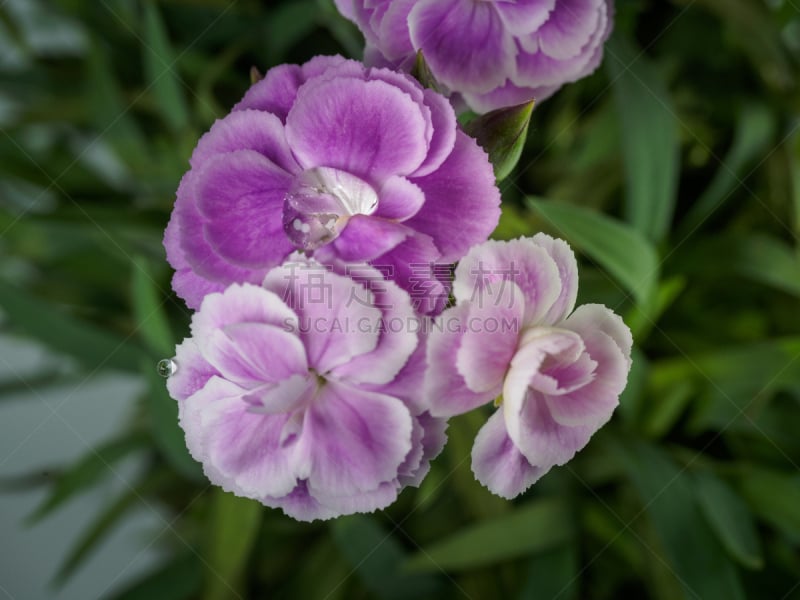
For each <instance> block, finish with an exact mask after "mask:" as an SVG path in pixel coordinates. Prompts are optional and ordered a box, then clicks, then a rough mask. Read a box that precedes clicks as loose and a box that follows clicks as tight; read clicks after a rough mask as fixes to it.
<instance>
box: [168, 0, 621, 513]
mask: <svg viewBox="0 0 800 600" xmlns="http://www.w3.org/2000/svg"><path fill="white" fill-rule="evenodd" d="M341 4H342V7H343V9H345V10H347V11H349V12H348V13H347V14H348V15H349V16H351V17H353V18H356V17H357V20H359V22H362V20H363V19H366V18H367V16H369V19H367V21H369V23H371V26H372V27H374V28H375V30H374V31H371V32H370V33H368V35H367V38H368V41H369V42H370V44H373V45H375V44H377V41H380V40H384V41H386V42H387V43H389V44H391V43H392V40H393V39H394V38H393V37H392V36H394V35H395V34H397V35H399V36H400V37H402V33H401V32H400V31H399V29H397V23H400V22H401V21H402V22H403V23H405V24H409V23H411V24H413V26H412V27H411V39H412V40H413V39H417V36H418V35H420V31H423V29H424V28H425V27H432V24H433V21H435V20H436V15H437V14H439V13H440V12H441V10H443V9H444V7H445V6H446V7H449V8H448V10H453V11H455V12H454V13H453V14H454V16H452V17H442V16H441V15H440V17H441V19H440V20H442V19H443V20H444V21H443V22H445V25H452V27H449V26H448V27H443V33H444V34H447V32H448V31H450V32H451V33H452V31H456V30H457V26H456V25H457V24H456V23H455V20H457V19H460V18H461V16H463V15H461V13H460V12H459V11H461V10H462V9H464V8H465V7H462V6H461V3H460V2H443V3H436V7H437V8H434V3H431V2H424V1H422V2H399V1H398V2H366V3H363V4H359V3H349V4H347V5H346V6H344V3H343V2H342V3H341ZM468 4H469V5H470V6H475V7H479V8H475V9H474V10H475V11H477V12H476V13H475V14H476V15H478V16H480V15H482V14H483V12H485V11H487V10H491V11H496V13H495V12H492V13H491V14H492V15H495V16H496V14H501V15H505V16H504V17H503V20H502V21H498V23H500V22H502V28H501V29H502V36H505V37H503V40H506V38H508V39H512V37H513V36H517V37H514V38H513V39H517V38H520V39H522V38H523V37H524V35H523V33H524V32H523V27H522V23H523V22H525V23H527V26H528V29H529V30H530V31H535V32H537V33H536V34H535V35H536V39H537V40H538V41H537V42H536V44H538V46H537V47H538V48H540V49H541V51H542V52H545V51H547V52H551V51H552V52H556V50H554V49H558V48H560V49H561V50H562V52H561V53H558V52H557V54H558V57H559V58H560V59H564V60H566V59H567V56H566V55H567V54H569V53H568V52H567V50H566V48H567V47H568V46H569V44H568V43H567V41H565V40H566V39H567V38H569V39H570V40H572V42H571V44H572V46H569V48H573V47H578V46H580V48H578V50H580V52H582V53H584V54H592V57H593V58H592V59H591V60H596V56H595V55H596V54H597V52H599V50H598V47H599V46H598V45H597V44H598V43H599V42H597V40H600V39H601V38H603V37H604V36H605V31H606V29H607V26H606V21H605V20H604V19H606V18H607V12H606V8H605V6H606V5H605V3H596V2H592V1H587V2H584V3H581V2H567V1H563V2H562V1H560V0H559V1H558V2H557V1H556V0H553V1H551V2H549V3H547V2H540V3H535V2H531V3H526V2H523V1H520V2H517V3H516V4H513V3H504V2H497V3H490V2H481V3H476V2H472V1H471V0H470V2H469V3H468ZM451 5H452V6H451ZM545 5H547V6H545ZM573 5H574V6H573ZM584 5H585V6H584ZM570 6H572V7H573V9H574V10H576V11H579V12H578V13H577V14H578V15H579V16H580V19H578V20H577V21H573V20H571V19H570V18H569V17H568V16H564V15H563V14H562V13H561V12H560V11H566V10H568V8H569V7H570ZM600 6H602V7H603V8H602V10H601V8H600ZM535 7H539V8H540V10H539V12H536V10H534V8H535ZM565 7H566V8H565ZM456 9H458V10H456ZM584 10H585V11H588V12H592V14H595V13H596V15H595V16H596V19H595V20H594V21H592V22H591V27H589V26H588V25H587V24H586V23H584V20H585V19H588V17H586V16H585V14H584V12H580V11H584ZM437 11H439V12H437ZM515 11H516V12H515ZM448 14H450V13H448ZM514 14H515V15H516V16H515V17H514V18H512V17H511V16H509V15H514ZM597 15H601V16H602V19H601V16H597ZM401 17H402V18H401ZM412 17H413V19H412ZM481 18H482V17H481ZM492 18H494V17H492ZM398 19H399V20H398ZM451 20H453V23H451V22H450V21H451ZM474 20H475V22H476V25H477V23H479V22H480V19H479V18H477V17H476V18H475V19H474ZM367 21H363V22H365V23H366V22H367ZM573 25H574V26H575V28H576V29H574V30H573V29H571V27H572V26H573ZM381 28H386V29H387V31H386V32H383V33H380V34H379V33H377V31H378V29H381ZM589 29H591V30H592V31H593V32H594V33H592V34H591V35H592V36H593V37H591V39H592V40H593V41H592V42H591V44H593V45H591V44H590V46H591V47H589V46H587V44H589V42H587V41H586V40H584V37H585V35H584V34H586V31H588V30H589ZM388 30H391V31H388ZM451 30H452V31H451ZM601 30H602V33H597V32H598V31H601ZM381 31H383V29H381ZM526 31H528V30H526ZM530 31H528V33H530ZM559 32H560V33H559ZM528 33H525V35H528ZM405 35H406V38H407V37H408V32H406V34H405ZM448 35H449V34H448ZM498 35H500V34H499V33H498ZM530 35H534V34H530ZM559 35H561V38H559V37H558V36H559ZM509 36H512V37H509ZM581 36H583V37H581ZM424 37H425V38H427V36H424ZM490 37H491V36H488V34H487V36H486V39H489V38H490ZM562 38H563V39H562ZM573 38H574V39H573ZM398 39H399V38H398ZM469 39H471V38H469ZM469 39H466V42H465V43H467V44H469V43H470V42H469ZM492 39H493V38H492ZM525 39H527V38H525ZM558 39H561V42H557V40H558ZM376 40H377V41H376ZM580 40H583V41H580ZM425 43H427V41H425ZM448 43H449V42H448ZM515 43H518V44H519V43H520V42H515ZM530 43H531V44H532V45H533V42H530ZM502 44H506V42H505V41H504V42H503V43H502ZM423 45H424V44H423ZM446 46H447V44H445V43H444V42H441V43H438V46H437V47H442V48H445V47H446ZM484 46H486V45H484ZM531 47H532V46H531ZM398 48H399V46H398ZM403 48H405V47H403ZM484 49H485V51H486V53H487V54H486V56H482V55H481V57H478V55H477V54H475V55H474V56H473V55H470V56H467V60H469V61H471V64H473V66H472V67H470V68H469V69H468V70H470V73H472V76H473V78H477V80H480V79H481V78H485V80H484V87H485V88H486V89H487V90H488V89H489V88H490V87H491V85H494V83H493V82H495V78H494V75H496V74H493V75H492V78H489V76H488V75H486V74H484V73H483V70H482V67H481V65H482V64H483V62H482V61H485V60H487V57H488V59H489V60H495V59H494V58H492V57H493V56H494V55H493V54H492V52H493V51H494V49H493V48H492V47H491V44H490V45H488V46H486V47H485V48H484ZM573 49H574V48H573ZM451 50H452V48H451ZM398 52H400V49H398ZM570 52H571V50H570ZM434 54H435V53H431V57H432V60H431V65H433V66H434V67H435V66H436V65H437V64H438V62H437V61H439V60H440V59H439V58H436V57H435V56H434ZM390 56H394V55H390ZM441 60H445V62H446V59H441ZM575 60H576V64H577V62H579V61H577V59H575ZM584 62H585V61H584ZM586 64H588V63H586ZM553 68H554V69H555V67H553ZM581 68H583V67H581ZM576 69H577V67H576ZM578 70H580V69H578ZM574 72H575V73H577V72H578V71H577V70H575V71H574ZM573 76H574V73H573V75H569V76H568V77H573ZM437 77H442V73H437ZM442 79H443V81H445V82H447V81H448V80H447V79H446V77H442ZM564 80H566V79H564ZM453 81H455V80H453ZM448 85H449V83H448ZM453 89H455V87H454V88H453ZM460 93H462V94H463V96H464V97H465V98H471V97H470V96H469V95H468V94H469V93H470V92H468V91H467V90H466V88H463V89H462V90H461V91H460ZM476 97H477V96H476ZM190 166H191V168H190V169H189V171H188V172H187V173H186V175H185V176H184V177H183V180H182V181H181V183H180V187H179V189H178V192H177V199H176V203H175V208H174V211H173V214H172V218H171V219H170V222H169V225H168V226H167V229H166V232H165V236H164V245H165V248H166V251H167V259H168V260H169V262H170V264H171V265H172V266H173V267H174V268H175V275H174V278H173V287H174V289H175V291H176V292H177V293H178V295H180V296H181V297H182V298H183V299H184V300H185V301H186V303H187V304H188V305H189V306H190V307H191V308H193V309H195V310H196V312H195V313H194V315H193V318H192V323H191V336H190V337H189V338H187V339H185V340H184V341H183V342H182V343H181V344H180V345H179V346H178V347H177V351H176V357H175V360H174V363H175V364H176V365H177V369H176V370H175V372H174V373H173V374H172V375H171V376H170V377H169V380H168V382H167V387H168V389H169V392H170V394H171V395H172V397H173V398H175V400H176V401H177V402H178V407H179V418H180V424H181V426H182V428H183V429H184V431H185V434H186V444H187V447H188V449H189V451H190V452H191V454H192V456H193V457H194V458H195V459H196V460H197V461H199V462H200V463H201V464H202V465H203V468H204V470H205V473H206V475H207V477H208V478H209V479H210V480H211V481H212V482H213V483H215V484H216V485H219V486H221V487H222V488H224V489H225V490H228V491H231V492H233V493H235V494H237V495H240V496H244V497H248V498H253V499H256V500H258V501H260V502H262V503H263V504H265V505H267V506H273V507H278V508H281V509H282V510H283V511H284V512H285V513H286V514H288V515H290V516H292V517H294V518H297V519H301V520H314V519H327V518H332V517H335V516H338V515H343V514H350V513H355V512H369V511H374V510H377V509H380V508H383V507H386V506H388V505H389V504H391V503H392V502H393V501H394V500H395V499H396V498H397V496H398V494H399V493H400V491H401V490H402V489H403V488H404V487H405V486H409V485H411V486H416V485H419V483H420V482H421V481H422V479H423V477H424V476H425V475H426V474H427V472H428V470H429V468H430V463H431V460H432V459H433V458H435V457H436V456H437V455H438V454H439V453H440V452H441V450H442V448H443V447H444V445H445V441H446V436H445V430H446V427H447V419H448V418H449V417H451V416H453V415H456V414H459V413H463V412H466V411H469V410H473V409H476V408H478V407H480V406H481V405H483V404H487V403H490V402H494V404H495V405H496V406H497V407H499V408H498V410H497V411H496V412H495V413H494V415H493V416H492V417H491V418H490V419H489V421H488V423H487V424H486V425H485V426H484V428H483V429H482V430H481V432H480V433H479V434H478V437H477V439H476V441H475V447H474V449H473V470H474V472H475V474H476V477H477V478H478V480H479V481H480V482H482V483H483V484H484V485H486V486H487V487H488V488H489V489H490V490H491V491H493V492H495V493H497V494H499V495H501V496H504V497H507V498H511V497H514V496H516V495H518V494H520V493H522V492H523V491H524V490H525V489H527V488H528V487H529V486H530V485H531V484H532V483H533V482H534V481H535V480H536V479H538V478H539V477H541V476H542V475H543V474H544V473H546V472H547V471H548V470H549V469H550V468H551V467H553V466H554V465H559V464H562V463H564V462H565V461H567V460H569V459H570V458H571V457H572V455H573V454H574V453H575V452H576V451H578V450H579V449H581V448H582V447H583V446H585V445H586V443H587V442H588V440H589V438H590V437H591V436H592V434H593V433H594V432H595V431H596V430H597V429H598V428H599V427H601V426H602V425H603V424H604V423H605V422H606V421H608V419H609V418H610V417H611V414H612V412H613V410H614V408H615V406H616V404H617V402H618V398H619V395H620V393H621V391H622V389H623V388H624V386H625V383H626V379H627V374H628V370H629V368H630V351H631V337H630V332H629V331H628V329H627V327H626V326H625V325H624V323H623V322H622V320H621V319H620V318H619V317H617V316H616V315H615V314H614V313H612V312H611V311H610V310H608V309H606V308H605V307H602V306H599V305H586V306H581V307H579V308H577V309H575V310H573V309H574V305H575V298H576V294H577V286H578V279H577V277H578V276H577V264H576V261H575V257H574V255H573V254H572V251H571V250H570V248H569V246H567V244H566V243H565V242H563V241H559V240H555V239H553V238H550V237H548V236H546V235H544V234H538V235H536V236H534V237H533V238H521V239H518V240H514V241H511V242H492V241H487V240H488V237H489V235H490V234H491V233H492V231H493V230H494V228H495V226H496V225H497V222H498V219H499V216H500V206H499V205H500V192H499V190H498V188H497V186H496V184H495V180H494V171H493V167H492V164H491V162H490V159H489V156H488V155H487V153H486V152H485V151H484V150H483V149H482V148H481V147H480V146H479V145H478V143H477V142H476V141H475V140H474V139H473V138H471V137H469V136H468V135H466V134H465V133H464V132H463V131H462V130H461V129H460V128H459V126H458V124H457V121H456V114H455V111H454V109H453V107H452V105H451V103H450V101H449V100H448V99H447V98H446V97H445V96H443V95H441V94H439V93H438V92H435V91H433V90H431V89H425V88H423V87H422V86H421V85H420V83H418V82H417V81H416V80H415V79H413V78H412V77H411V76H410V75H408V74H406V73H403V72H400V71H395V70H392V69H388V68H383V67H366V66H364V65H362V64H361V63H359V62H356V61H352V60H346V59H344V58H341V57H316V58H314V59H312V60H311V61H309V62H307V63H306V64H304V65H282V66H279V67H276V68H273V69H272V70H270V71H269V72H267V73H266V75H265V77H264V78H263V79H261V80H260V81H258V82H256V83H255V84H254V85H253V86H252V87H251V88H250V89H249V90H248V91H247V93H246V94H245V96H244V98H243V99H242V100H241V101H240V102H239V103H238V104H237V105H236V106H235V107H234V109H233V111H232V112H231V113H230V114H229V115H227V116H226V117H225V118H223V119H220V120H219V121H217V122H216V123H215V124H214V126H213V127H212V128H211V130H210V131H209V132H208V133H207V134H206V135H204V136H203V137H202V139H201V140H200V141H199V143H198V144H197V147H196V149H195V151H194V153H193V154H192V157H191V160H190ZM454 264H457V267H456V268H455V270H454V269H453V265H454Z"/></svg>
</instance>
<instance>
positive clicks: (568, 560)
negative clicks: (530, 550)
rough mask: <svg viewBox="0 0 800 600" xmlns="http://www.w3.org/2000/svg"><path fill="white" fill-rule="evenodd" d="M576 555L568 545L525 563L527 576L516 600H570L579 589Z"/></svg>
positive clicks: (578, 569)
mask: <svg viewBox="0 0 800 600" xmlns="http://www.w3.org/2000/svg"><path fill="white" fill-rule="evenodd" d="M579 558H580V557H579V552H578V547H577V546H576V545H573V544H570V545H567V546H561V547H559V548H554V549H552V550H548V551H546V552H543V553H542V554H540V555H538V556H535V557H534V558H533V559H531V561H530V562H529V563H528V576H527V578H526V582H525V585H524V587H523V588H522V590H521V591H520V593H519V595H518V596H517V597H518V598H519V600H538V599H539V598H558V599H559V600H572V599H574V598H577V597H578V590H579V588H580V567H579V564H580V562H579Z"/></svg>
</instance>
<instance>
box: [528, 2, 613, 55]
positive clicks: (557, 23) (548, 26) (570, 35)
mask: <svg viewBox="0 0 800 600" xmlns="http://www.w3.org/2000/svg"><path fill="white" fill-rule="evenodd" d="M601 11H603V12H605V6H602V5H601V7H600V8H598V3H597V0H559V2H558V9H557V10H555V11H553V13H552V14H551V15H550V18H549V19H548V20H547V22H546V23H545V24H544V25H543V26H542V28H541V29H540V30H539V31H538V34H539V48H540V49H541V51H542V52H544V53H545V54H547V55H548V56H551V57H553V58H557V59H559V60H565V59H569V58H573V57H575V56H577V55H578V54H579V53H580V52H581V50H583V49H584V48H585V47H586V44H588V43H589V41H590V40H591V39H592V36H593V34H594V33H595V31H597V28H598V24H599V21H600V12H601Z"/></svg>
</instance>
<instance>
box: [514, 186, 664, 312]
mask: <svg viewBox="0 0 800 600" xmlns="http://www.w3.org/2000/svg"><path fill="white" fill-rule="evenodd" d="M528 204H529V205H530V207H531V208H532V209H533V210H534V211H536V212H537V213H538V214H539V215H541V216H542V217H543V219H544V220H545V221H546V222H547V224H548V225H550V226H551V227H552V229H553V230H554V231H555V233H556V234H557V235H559V236H563V237H565V238H567V240H568V241H569V242H570V243H571V244H572V245H573V246H575V247H576V248H577V249H579V250H580V251H582V252H584V253H585V254H586V255H587V256H588V257H589V258H590V259H592V260H593V261H594V262H596V263H598V264H599V265H600V266H601V267H603V268H604V269H605V270H606V271H608V272H609V273H610V274H611V275H613V276H614V278H615V279H616V280H617V281H619V283H620V284H621V285H622V287H624V288H625V290H627V291H628V292H629V293H630V294H632V295H633V297H634V298H635V299H636V301H637V302H638V303H639V304H640V305H642V306H645V307H649V305H650V303H651V302H652V300H653V296H654V293H655V286H656V283H657V281H658V273H659V269H660V265H659V259H658V254H657V253H656V250H655V248H654V247H653V245H652V244H651V243H650V242H648V241H647V240H646V239H645V238H644V237H642V235H641V234H640V233H639V232H638V231H636V230H634V229H632V228H631V227H629V226H628V225H625V224H623V223H620V222H619V221H616V220H614V219H612V218H610V217H607V216H605V215H603V214H600V213H598V212H595V211H593V210H590V209H588V208H583V207H580V206H575V205H572V204H566V203H562V202H553V201H545V200H540V199H529V200H528Z"/></svg>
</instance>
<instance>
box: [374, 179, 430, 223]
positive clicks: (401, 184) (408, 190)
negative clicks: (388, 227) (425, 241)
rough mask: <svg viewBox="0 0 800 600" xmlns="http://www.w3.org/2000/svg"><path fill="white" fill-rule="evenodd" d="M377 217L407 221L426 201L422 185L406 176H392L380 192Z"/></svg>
mask: <svg viewBox="0 0 800 600" xmlns="http://www.w3.org/2000/svg"><path fill="white" fill-rule="evenodd" d="M378 198H379V200H378V208H377V209H376V210H375V216H376V217H383V218H384V219H395V220H397V221H405V220H406V219H410V218H411V217H413V216H414V215H415V214H417V213H418V212H419V209H420V208H422V205H423V204H424V203H425V194H424V193H423V192H422V190H421V189H420V187H419V186H418V185H416V184H414V183H411V182H410V181H409V180H408V179H406V178H405V177H390V178H389V179H387V180H386V181H385V182H384V183H383V187H382V188H381V190H380V192H378Z"/></svg>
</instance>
